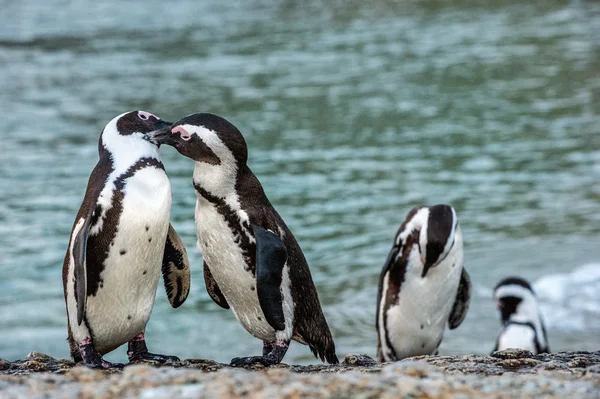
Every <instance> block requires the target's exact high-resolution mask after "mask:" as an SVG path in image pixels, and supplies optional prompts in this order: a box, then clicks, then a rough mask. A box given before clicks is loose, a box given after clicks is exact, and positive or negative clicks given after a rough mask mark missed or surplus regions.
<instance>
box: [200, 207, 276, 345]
mask: <svg viewBox="0 0 600 399" xmlns="http://www.w3.org/2000/svg"><path fill="white" fill-rule="evenodd" d="M196 233H197V235H198V246H199V247H200V250H201V251H202V256H203V257H204V259H205V261H206V263H207V264H208V267H209V269H210V272H211V274H212V275H213V277H214V279H215V281H216V282H217V284H218V286H219V288H220V289H221V292H222V293H223V295H224V296H225V299H227V303H229V306H230V307H231V309H232V310H233V313H234V314H235V316H236V318H237V319H238V320H239V321H240V323H241V324H242V326H244V328H245V329H246V330H247V331H248V332H249V333H250V334H252V335H254V336H255V337H256V338H259V339H261V340H263V341H273V340H275V338H276V336H275V330H274V329H273V327H271V326H270V325H269V323H268V322H267V320H266V318H265V315H264V313H263V311H262V309H261V307H260V303H259V302H258V294H257V292H256V279H255V278H254V276H253V275H252V272H251V271H246V270H245V269H244V266H245V262H244V259H243V256H242V251H241V250H240V248H239V246H238V245H237V244H236V243H235V241H234V237H233V235H232V232H231V229H230V228H229V226H228V225H227V223H226V222H225V220H224V218H223V216H221V215H220V214H219V213H218V212H217V210H216V209H215V207H214V205H213V204H211V203H210V202H208V201H207V200H205V199H204V198H203V197H198V201H197V203H196Z"/></svg>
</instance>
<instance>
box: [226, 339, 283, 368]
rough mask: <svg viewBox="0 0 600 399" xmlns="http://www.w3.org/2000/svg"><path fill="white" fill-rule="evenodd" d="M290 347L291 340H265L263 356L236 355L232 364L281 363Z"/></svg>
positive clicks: (265, 364)
mask: <svg viewBox="0 0 600 399" xmlns="http://www.w3.org/2000/svg"><path fill="white" fill-rule="evenodd" d="M289 347H290V342H289V341H287V342H284V341H273V342H266V341H264V342H263V355H262V356H250V357H235V358H233V359H231V363H230V365H231V366H233V367H239V366H250V365H252V364H256V363H260V364H262V365H263V366H265V367H269V366H273V365H276V364H279V363H281V360H282V359H283V357H284V356H285V353H286V352H287V350H288V348H289Z"/></svg>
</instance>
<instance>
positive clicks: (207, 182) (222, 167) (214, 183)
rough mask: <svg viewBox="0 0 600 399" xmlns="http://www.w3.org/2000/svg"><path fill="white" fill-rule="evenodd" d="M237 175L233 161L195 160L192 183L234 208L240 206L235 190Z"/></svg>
mask: <svg viewBox="0 0 600 399" xmlns="http://www.w3.org/2000/svg"><path fill="white" fill-rule="evenodd" d="M244 167H246V166H245V165H244ZM238 177H239V169H238V166H237V164H236V163H235V162H221V163H220V164H218V165H212V164H208V163H205V162H196V163H195V165H194V177H193V180H194V185H197V186H199V187H201V188H202V189H204V190H205V191H207V192H208V193H209V194H211V195H213V196H215V197H218V198H222V199H224V200H225V202H227V203H228V204H229V205H230V206H232V207H233V208H234V209H239V208H240V203H239V195H238V192H237V190H236V185H237V181H238Z"/></svg>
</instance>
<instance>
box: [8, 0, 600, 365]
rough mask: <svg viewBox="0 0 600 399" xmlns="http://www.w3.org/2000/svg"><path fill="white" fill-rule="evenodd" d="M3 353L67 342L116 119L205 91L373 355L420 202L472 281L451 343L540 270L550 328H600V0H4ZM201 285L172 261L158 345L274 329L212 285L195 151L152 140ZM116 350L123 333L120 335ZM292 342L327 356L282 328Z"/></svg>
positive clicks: (303, 359)
mask: <svg viewBox="0 0 600 399" xmlns="http://www.w3.org/2000/svg"><path fill="white" fill-rule="evenodd" d="M0 8H1V9H2V13H1V14H0V109H1V110H2V120H3V123H2V127H1V128H0V160H1V161H0V357H2V358H6V359H9V360H13V359H16V358H22V357H24V356H25V355H26V354H27V353H28V352H29V351H32V350H37V351H42V352H45V353H48V354H50V355H52V356H58V357H68V346H67V343H66V341H65V339H66V312H65V305H64V300H63V293H62V282H61V268H62V261H63V256H64V253H65V250H66V247H67V244H68V241H69V233H70V230H71V226H72V223H73V220H74V217H75V214H76V213H77V210H78V209H79V206H80V203H81V200H82V198H83V194H84V192H85V188H86V184H87V179H88V177H89V174H90V172H91V170H92V168H93V167H94V165H95V164H96V162H97V141H98V137H99V133H100V131H101V130H102V128H103V127H104V125H105V124H106V123H107V122H108V121H110V120H111V119H112V118H113V117H114V116H116V115H117V114H120V113H122V112H125V111H130V110H135V109H142V110H146V111H150V112H153V113H156V114H158V115H160V116H161V117H162V118H163V119H167V120H173V121H174V120H177V119H179V118H181V117H183V116H185V115H188V114H191V113H194V112H199V111H204V112H214V113H217V114H219V115H222V116H224V117H226V118H227V119H229V120H230V121H231V122H233V123H234V124H235V125H236V126H238V127H239V128H240V130H241V131H242V132H243V133H244V134H245V137H246V140H247V142H248V145H249V156H250V159H249V164H250V166H251V168H252V169H253V171H254V172H255V174H256V175H257V176H258V178H259V179H260V181H261V182H262V184H263V186H264V188H265V191H266V193H267V195H268V196H269V198H270V200H271V201H272V202H273V204H274V205H275V207H276V208H277V209H278V211H279V212H280V213H281V215H282V216H283V218H284V220H285V221H286V222H287V224H288V226H289V227H290V228H291V229H292V231H293V232H294V234H295V235H296V237H297V239H298V241H299V243H300V245H301V247H302V248H303V250H304V253H305V255H306V257H307V259H308V261H309V264H310V266H311V270H312V274H313V278H314V280H315V283H316V285H317V288H318V291H319V295H320V298H321V301H322V303H323V307H324V311H325V314H326V317H327V319H328V321H329V325H330V326H331V327H332V330H333V334H334V336H335V338H336V343H337V348H338V355H339V356H342V357H343V356H344V355H345V354H346V353H348V352H355V353H356V352H364V353H367V354H369V355H371V356H374V355H375V347H376V334H375V329H374V318H375V302H376V295H377V283H378V276H379V271H380V269H381V266H382V265H383V262H384V260H385V258H386V255H387V253H388V251H389V249H390V248H391V243H392V239H393V236H394V234H395V232H396V230H397V228H398V226H399V225H400V223H401V222H402V221H403V220H404V217H405V216H406V213H407V212H408V211H409V210H410V209H411V208H412V207H413V206H415V205H419V204H429V205H432V204H436V203H448V204H451V205H453V206H454V207H455V208H456V210H457V212H458V215H459V217H460V220H461V225H462V229H463V233H464V240H465V264H466V267H467V269H468V270H469V272H470V274H471V278H472V280H473V282H474V288H475V289H474V297H473V299H472V302H471V308H470V311H469V314H468V316H467V318H466V320H465V322H464V323H463V324H462V325H461V327H459V328H458V329H457V330H455V331H452V332H447V333H446V335H445V340H444V342H443V344H442V348H441V353H442V354H463V353H479V354H486V353H488V352H489V351H490V350H491V349H492V348H493V346H494V343H495V339H496V335H497V333H498V332H499V328H500V322H499V315H498V314H497V312H496V309H495V304H494V303H493V301H492V298H491V296H492V289H493V287H494V285H495V284H496V283H497V282H498V281H499V280H500V279H502V278H503V277H506V276H508V275H519V276H522V277H525V278H527V279H530V280H531V281H533V282H534V287H535V289H536V290H537V293H538V296H539V298H540V301H541V303H542V307H543V311H544V316H545V320H546V324H547V327H548V334H549V340H550V347H551V349H552V350H554V351H558V350H598V349H600V212H599V209H600V184H599V180H600V3H597V2H588V1H530V2H522V1H511V0H503V1H460V2H452V1H427V0H425V1H400V2H393V1H353V0H348V1H291V0H289V1H269V0H265V1H252V0H249V1H235V2H233V1H232V2H222V1H220V0H204V1H191V0H189V1H178V2H169V3H167V2H162V1H121V0H119V1H102V2H97V1H87V0H73V1H60V0H46V1H44V2H38V1H19V2H17V1H9V0H6V1H0ZM161 152H162V154H163V155H164V164H165V166H166V169H167V172H168V174H169V176H170V178H171V182H172V186H173V210H172V219H173V224H174V226H175V228H176V229H177V230H178V232H179V234H180V235H181V236H182V239H183V240H184V242H185V244H186V245H187V247H188V251H189V254H190V260H191V262H192V273H193V282H192V291H191V293H190V296H189V298H188V300H187V302H186V303H185V304H184V305H183V306H182V307H181V308H179V309H176V310H173V309H171V308H170V307H169V305H168V301H167V299H166V296H165V294H164V289H163V287H162V283H161V285H160V286H159V290H158V293H157V300H156V306H155V309H154V312H153V316H152V318H151V320H150V323H149V324H148V328H147V338H148V340H149V347H150V349H151V350H153V351H155V352H159V353H168V354H173V355H178V356H180V357H186V358H187V357H201V358H211V359H216V360H218V361H222V362H227V361H229V360H230V359H231V358H232V357H234V356H248V355H254V354H259V353H260V352H261V348H262V345H261V343H260V342H259V341H258V340H256V339H255V338H253V337H251V336H250V335H249V334H248V333H246V331H245V330H243V328H242V327H241V325H240V324H239V323H238V322H237V321H236V320H235V318H234V316H233V314H232V313H231V312H230V311H225V310H223V309H221V308H219V307H218V306H217V305H215V304H214V303H213V302H212V301H211V300H210V299H209V297H208V294H207V293H206V290H205V288H204V282H203V278H202V267H201V266H202V261H201V254H200V252H199V250H198V248H197V246H196V244H195V242H196V239H195V226H194V219H193V217H194V204H195V195H194V190H193V187H192V185H191V176H192V168H193V163H192V161H190V160H188V159H187V158H184V157H181V156H179V155H178V154H177V153H176V152H175V151H174V150H173V149H172V148H162V149H161ZM107 359H109V360H113V361H114V360H117V361H118V360H121V361H123V360H125V359H126V356H125V348H120V349H119V350H117V351H115V352H114V353H112V354H110V355H109V356H107ZM284 361H285V362H287V363H310V362H316V360H315V359H314V358H313V357H312V355H311V354H310V351H309V350H308V348H307V347H304V346H302V345H300V344H297V343H296V344H293V345H292V346H291V349H290V352H289V353H288V355H287V357H286V358H285V359H284Z"/></svg>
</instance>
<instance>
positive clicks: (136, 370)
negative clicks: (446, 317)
mask: <svg viewBox="0 0 600 399" xmlns="http://www.w3.org/2000/svg"><path fill="white" fill-rule="evenodd" d="M0 397H1V398H3V399H4V398H7V399H8V398H91V397H95V398H131V397H140V398H166V397H171V398H218V397H245V398H275V397H281V398H313V397H322V398H340V397H353V398H354V397H355V398H396V397H410V398H450V397H455V398H512V397H519V398H523V397H525V398H600V352H562V353H556V354H551V355H546V354H542V355H533V354H531V353H530V352H527V351H522V350H507V351H503V352H496V353H494V354H493V355H492V356H475V355H467V356H420V357H414V358H410V359H406V360H404V361H401V362H397V363H387V364H380V363H377V362H376V361H374V360H373V359H372V358H370V357H368V356H366V355H355V354H349V355H347V356H346V358H345V359H344V361H343V362H342V363H341V364H340V365H336V366H331V365H311V366H292V365H285V364H281V365H278V366H276V367H271V368H268V369H267V368H265V367H263V366H259V365H257V366H253V367H250V368H231V367H229V366H227V365H225V364H221V363H217V362H214V361H211V360H203V359H186V360H183V361H181V362H176V363H171V364H168V365H163V366H160V367H158V365H157V364H152V363H144V364H130V365H127V366H126V367H125V369H124V370H123V371H116V370H110V371H97V370H90V369H87V368H85V367H81V366H75V365H74V364H73V363H72V362H70V361H68V360H57V359H54V358H52V357H50V356H46V355H44V354H41V353H37V352H32V353H30V354H29V355H28V356H27V357H26V358H24V359H21V360H18V361H14V362H9V361H6V360H2V359H0Z"/></svg>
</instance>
